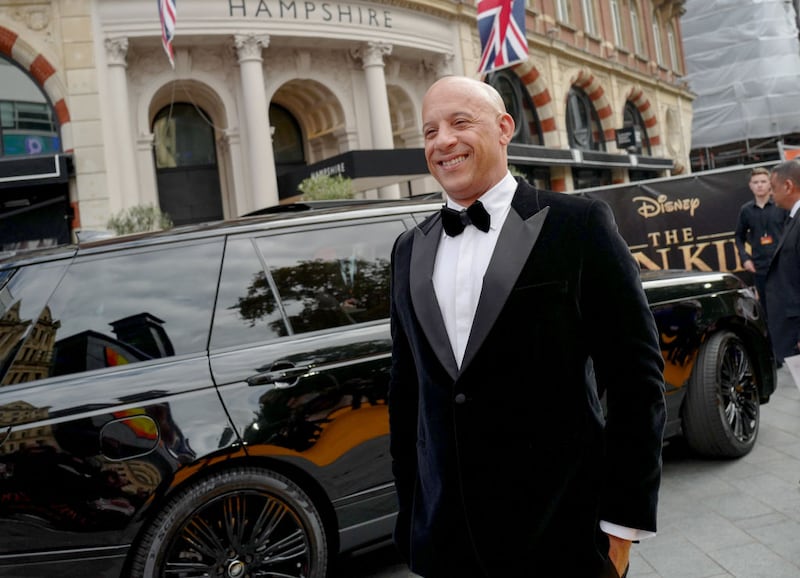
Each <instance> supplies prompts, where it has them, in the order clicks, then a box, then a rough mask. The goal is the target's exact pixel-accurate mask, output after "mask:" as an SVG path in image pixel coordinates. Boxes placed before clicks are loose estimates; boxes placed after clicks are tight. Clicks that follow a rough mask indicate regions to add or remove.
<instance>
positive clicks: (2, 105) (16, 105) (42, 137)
mask: <svg viewBox="0 0 800 578" xmlns="http://www.w3.org/2000/svg"><path fill="white" fill-rule="evenodd" d="M0 136H1V137H2V138H0V155H2V156H24V155H41V154H52V153H58V152H61V138H60V136H59V126H58V120H57V118H56V116H55V112H54V111H53V107H52V106H51V105H50V102H49V101H48V99H47V97H46V96H45V94H44V93H43V92H42V89H41V88H40V87H39V86H38V85H37V84H36V83H35V82H34V81H33V80H32V79H31V77H30V76H28V75H27V74H26V73H25V72H24V71H23V70H22V69H21V68H19V67H18V66H17V65H16V64H14V63H13V62H10V61H9V60H6V59H5V58H2V57H0Z"/></svg>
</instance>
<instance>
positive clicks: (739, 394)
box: [683, 331, 760, 458]
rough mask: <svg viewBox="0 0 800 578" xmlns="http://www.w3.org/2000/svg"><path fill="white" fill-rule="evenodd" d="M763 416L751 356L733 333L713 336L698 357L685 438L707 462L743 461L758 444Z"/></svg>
mask: <svg viewBox="0 0 800 578" xmlns="http://www.w3.org/2000/svg"><path fill="white" fill-rule="evenodd" d="M759 419H760V413H759V396H758V384H757V383H756V378H755V376H754V374H753V363H752V360H751V359H750V354H749V353H748V351H747V348H746V347H745V345H744V343H743V342H742V340H741V339H739V337H737V336H736V335H735V334H734V333H732V332H730V331H721V332H718V333H715V334H713V335H712V336H711V337H710V338H709V339H708V341H706V342H705V343H704V344H703V345H702V347H701V348H700V351H699V353H698V356H697V361H696V362H695V365H694V369H693V370H692V375H691V378H690V379H689V391H688V392H687V394H686V400H685V401H684V407H683V430H684V437H685V438H686V442H687V444H688V445H689V447H690V448H691V449H692V450H694V451H695V452H697V453H698V454H701V455H704V456H707V457H717V458H737V457H741V456H743V455H745V454H747V453H748V452H750V450H751V449H753V445H754V444H755V441H756V437H757V435H758V425H759Z"/></svg>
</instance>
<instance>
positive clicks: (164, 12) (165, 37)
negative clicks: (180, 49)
mask: <svg viewBox="0 0 800 578" xmlns="http://www.w3.org/2000/svg"><path fill="white" fill-rule="evenodd" d="M156 2H158V17H159V18H160V19H161V44H162V45H163V46H164V52H166V53H167V57H168V58H169V63H170V65H171V66H172V68H175V51H174V50H173V49H172V39H173V38H174V37H175V2H176V0H156Z"/></svg>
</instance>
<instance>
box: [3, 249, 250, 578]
mask: <svg viewBox="0 0 800 578" xmlns="http://www.w3.org/2000/svg"><path fill="white" fill-rule="evenodd" d="M222 248H223V238H222V237H221V236H220V237H219V238H217V239H212V240H203V241H197V242H190V243H172V244H168V245H164V246H161V245H159V246H153V247H143V248H133V249H132V250H129V251H114V252H103V253H96V254H87V255H84V256H80V255H79V256H78V257H76V258H75V260H74V262H72V263H71V264H70V265H69V268H68V269H67V271H66V273H65V274H64V275H63V278H61V279H60V281H59V282H58V283H57V286H56V284H55V283H51V284H50V287H51V289H53V288H54V291H53V293H52V295H51V296H49V298H46V299H45V300H43V299H41V298H39V297H36V295H37V294H38V293H41V291H42V283H41V282H42V280H45V281H47V280H48V279H49V278H50V277H53V276H54V275H51V276H50V277H48V275H47V273H48V271H49V270H53V269H55V268H57V265H46V264H40V265H36V266H32V267H30V268H28V269H26V270H21V271H19V272H18V273H17V275H15V276H14V277H13V278H12V280H11V283H10V284H9V285H8V286H6V288H5V290H4V291H5V296H6V298H7V299H6V302H5V304H4V309H5V310H6V316H5V319H11V318H12V317H13V318H14V319H15V322H16V323H17V324H18V326H19V327H20V328H21V329H22V333H21V334H20V337H19V338H18V340H17V345H16V346H15V347H14V350H13V351H12V352H10V355H8V356H7V357H8V358H7V360H6V361H7V363H6V364H5V371H4V372H3V375H2V376H0V426H1V427H2V428H3V429H4V432H5V433H4V435H3V436H2V437H0V440H1V441H2V443H1V444H0V535H2V536H3V539H2V540H0V558H2V563H1V564H0V575H13V576H19V575H22V574H20V572H22V570H21V566H20V567H18V568H16V569H14V568H13V567H14V565H16V564H19V565H24V567H25V568H26V570H25V574H24V575H35V576H45V575H63V576H66V575H77V573H78V572H82V573H86V574H87V575H94V576H100V575H105V574H104V573H101V572H100V570H99V569H98V570H97V573H94V569H95V568H97V567H96V566H93V565H92V564H99V565H101V566H102V567H103V568H104V569H105V571H108V569H109V568H110V567H115V565H116V566H119V567H121V564H122V561H123V560H124V558H123V556H124V554H125V552H126V551H127V547H128V545H129V544H130V542H131V541H132V539H133V537H134V532H135V530H136V528H137V527H138V526H137V524H139V523H140V522H141V520H142V519H143V516H144V513H145V511H146V509H147V506H148V504H150V503H151V502H152V499H153V497H154V495H155V494H156V493H161V492H164V491H165V490H166V489H167V488H168V486H169V484H170V483H171V481H172V479H173V477H174V475H175V473H176V472H177V471H178V470H180V469H181V468H182V467H184V466H186V465H187V464H191V463H194V462H196V461H199V460H201V459H203V458H204V457H205V456H208V455H210V454H213V453H215V452H217V451H218V450H219V449H220V448H221V447H225V446H226V445H228V444H230V443H231V442H232V441H235V437H234V436H233V435H232V432H231V428H230V424H229V422H228V420H227V416H226V415H225V412H224V410H223V408H222V405H221V403H220V401H219V398H218V396H217V394H216V390H215V388H214V385H213V382H212V381H211V376H210V373H209V368H208V358H207V353H206V348H207V343H208V334H209V330H210V324H211V316H212V313H213V306H214V298H215V293H216V281H217V279H218V277H219V269H220V266H221V259H222ZM9 312H11V314H10V315H9ZM81 559H84V560H82V561H81ZM73 564H74V565H73ZM9 568H11V569H9ZM6 571H8V572H10V574H5V572H6ZM112 574H113V572H112ZM117 575H118V572H117Z"/></svg>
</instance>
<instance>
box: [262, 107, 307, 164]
mask: <svg viewBox="0 0 800 578" xmlns="http://www.w3.org/2000/svg"><path fill="white" fill-rule="evenodd" d="M269 125H270V126H271V127H272V129H273V132H272V149H273V152H274V155H275V170H276V172H277V173H278V174H279V175H280V174H283V173H285V172H286V171H289V170H292V169H294V168H297V167H302V166H305V164H306V155H305V150H304V148H303V131H302V130H300V124H299V123H298V122H297V119H296V118H295V117H294V115H292V113H291V112H289V111H288V110H287V109H285V108H284V107H282V106H281V105H279V104H274V103H273V104H270V105H269Z"/></svg>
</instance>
